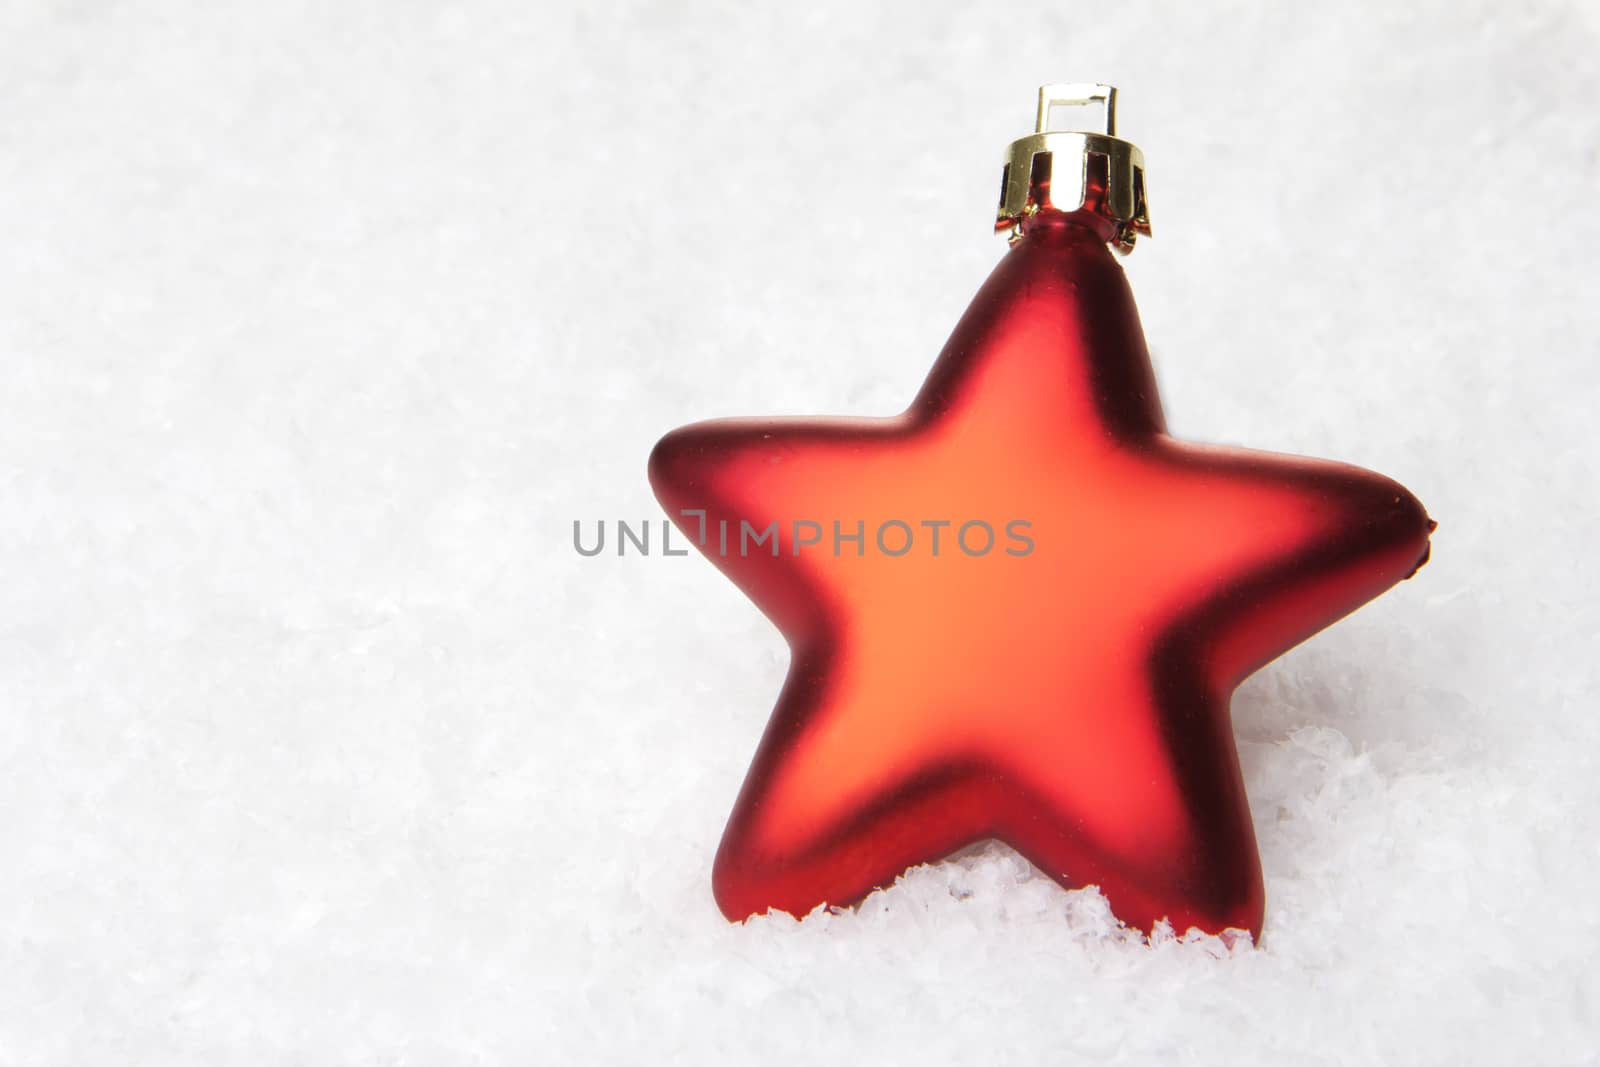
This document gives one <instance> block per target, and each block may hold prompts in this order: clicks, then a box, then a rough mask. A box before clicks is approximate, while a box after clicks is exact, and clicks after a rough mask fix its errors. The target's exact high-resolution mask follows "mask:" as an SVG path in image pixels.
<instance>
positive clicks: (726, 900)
mask: <svg viewBox="0 0 1600 1067" xmlns="http://www.w3.org/2000/svg"><path fill="white" fill-rule="evenodd" d="M1100 226H1101V223H1100V222H1098V221H1097V220H1093V219H1090V218H1088V217H1086V215H1084V214H1083V213H1079V214H1075V215H1065V214H1062V213H1059V212H1055V211H1046V212H1043V213H1041V214H1040V215H1038V216H1036V217H1034V218H1032V219H1030V220H1029V223H1028V225H1027V227H1026V230H1025V233H1024V236H1023V238H1022V239H1021V240H1020V241H1018V242H1017V243H1016V244H1015V245H1014V246H1013V247H1012V248H1011V249H1010V251H1009V252H1007V253H1006V255H1005V256H1004V258H1003V259H1002V260H1001V262H1000V264H999V265H998V266H997V267H996V269H995V271H994V273H993V274H992V275H991V276H990V278H989V280H988V282H987V283H986V284H985V285H984V287H983V289H982V290H981V291H980V292H979V293H978V296H977V298H976V299H975V300H974V301H973V303H972V306H971V307H970V308H969V309H968V311H967V313H966V315H965V316H964V317H963V318H962V320H961V322H960V324H959V325H958V326H957V327H956V330H955V333H954V334H953V335H952V336H951V338H950V341H949V342H948V344H946V346H945V349H944V352H943V353H942V354H941V355H940V357H939V360H938V362H937V363H936V364H935V365H934V367H933V370H932V372H931V373H930V375H929V377H928V380H927V382H926V384H925V385H924V386H923V388H922V391H921V392H920V393H919V394H918V395H917V397H916V399H915V400H914V401H913V403H912V405H911V407H910V408H909V409H908V410H907V411H906V412H904V413H903V414H901V415H898V416H895V417H893V418H885V419H739V420H719V421H713V422H706V423H699V424H696V425H693V426H688V427H685V428H683V429H679V430H675V431H673V432H672V433H670V434H668V435H667V436H666V437H665V438H663V439H662V440H661V442H660V443H659V444H658V445H657V446H656V448H655V451H654V453H653V454H652V455H651V457H650V480H651V483H652V484H653V486H654V487H655V491H656V494H657V496H658V498H659V499H660V501H661V503H662V504H663V506H664V507H665V508H666V510H667V512H668V513H669V515H671V516H672V517H673V519H674V521H675V522H677V524H678V525H679V527H680V528H681V529H682V530H683V531H684V532H685V533H687V534H688V535H690V537H691V539H698V537H699V535H700V534H701V520H700V519H699V517H698V516H684V515H682V514H681V511H682V510H683V509H703V510H704V511H705V513H706V514H705V520H704V521H705V524H706V526H705V529H706V530H707V531H708V536H706V537H705V544H704V545H703V546H702V551H704V552H705V553H706V554H707V555H708V556H709V557H710V558H711V559H712V560H713V562H715V563H716V564H717V565H718V566H719V567H720V568H722V570H723V571H725V572H726V573H727V575H728V576H729V577H730V578H732V579H733V580H734V582H736V583H737V584H738V585H739V586H740V588H742V589H743V590H744V591H745V592H746V593H747V594H748V595H749V596H750V597H751V599H752V600H754V601H755V603H756V604H757V605H759V606H760V608H761V610H762V611H764V612H765V613H766V614H767V615H768V616H769V617H770V618H771V619H772V620H773V622H774V623H775V624H776V625H777V626H778V627H779V629H780V630H781V631H782V632H783V634H784V635H785V637H787V639H788V641H789V645H790V649H791V653H792V660H791V665H790V670H789V676H788V680H787V681H786V682H785V684H784V687H783V691H782V693H781V695H780V696H779V698H778V703H777V707H776V708H775V710H774V711H773V713H772V718H771V721H770V723H769V724H768V727H767V730H766V734H765V736H764V737H763V739H762V741H761V744H760V747H759V749H758V750H757V752H756V755H755V759H754V762H753V764H752V765H751V768H750V771H749V774H748V777H747V778H746V780H745V784H744V788H743V790H742V791H741V792H740V794H739V798H738V801H737V803H736V804H735V806H734V810H733V813H732V816H731V817H730V819H729V822H728V826H727V829H726V832H725V834H724V836H723V840H722V845H721V848H720V849H719V851H718V854H717V858H716V864H715V870H714V873H713V889H714V892H715V894H716V898H717V902H718V904H719V905H720V906H721V908H722V910H723V912H724V913H725V914H726V915H727V916H728V917H729V918H730V919H742V918H744V917H746V916H748V915H751V914H753V913H759V912H763V911H766V910H768V909H771V908H776V909H781V910H783V911H787V912H790V913H793V914H795V915H804V914H805V913H807V912H809V911H810V910H811V909H812V908H814V907H815V906H816V905H818V904H821V903H824V902H826V903H828V904H834V905H844V904H850V903H852V902H854V901H857V900H859V899H860V898H861V897H862V896H864V895H865V894H866V893H868V892H870V891H871V890H872V889H874V888H875V887H878V886H882V885H886V884H888V883H891V882H893V881H894V879H895V878H896V877H897V876H898V875H899V874H900V873H901V872H902V871H904V870H905V869H906V868H907V867H908V866H911V865H914V864H918V863H923V862H928V861H931V860H935V859H938V858H940V857H943V856H945V855H948V854H949V853H951V852H952V851H955V850H957V849H960V848H962V847H963V846H966V845H968V844H970V843H972V842H974V841H978V840H982V839H986V838H999V839H1000V840H1002V841H1005V842H1007V843H1008V844H1010V845H1011V846H1012V847H1014V848H1015V849H1017V851H1019V852H1020V853H1022V854H1023V855H1024V856H1026V857H1027V858H1028V859H1029V860H1031V861H1032V862H1033V863H1034V864H1035V865H1037V866H1038V867H1039V868H1040V869H1041V870H1043V871H1044V872H1046V873H1047V874H1049V875H1050V876H1051V877H1053V878H1055V879H1056V880H1057V881H1059V882H1061V884H1063V885H1065V886H1069V887H1077V886H1083V885H1089V884H1095V885H1098V886H1100V887H1101V889H1102V891H1103V892H1104V893H1105V895H1106V897H1107V898H1108V899H1109V901H1110V903H1111V906H1112V909H1113V910H1114V911H1115V913H1116V914H1117V916H1118V917H1119V918H1121V919H1122V920H1123V921H1125V922H1127V923H1129V924H1131V925H1134V926H1138V927H1143V928H1146V929H1148V928H1150V927H1151V926H1152V925H1153V924H1155V923H1156V922H1158V921H1159V920H1161V919H1164V918H1165V919H1168V920H1169V921H1170V922H1171V923H1172V925H1173V926H1174V927H1175V928H1176V929H1177V930H1179V931H1182V930H1185V929H1187V928H1188V927H1190V926H1195V927H1199V928H1200V929H1202V930H1206V931H1213V932H1215V931H1221V930H1223V929H1225V928H1230V927H1232V928H1240V929H1244V930H1248V931H1250V932H1251V933H1252V934H1254V935H1256V936H1259V935H1260V931H1261V921H1262V912H1263V898H1262V883H1261V869H1260V861H1259V859H1258V857H1257V854H1256V846H1255V840H1254V835H1253V831H1252V828H1251V824H1250V814H1249V809H1248V806H1247V804H1246V800H1245V794H1244V788H1243V784H1242V782H1241V779H1240V774H1239V765H1238V759H1237V756H1236V754H1235V751H1234V743H1233V736H1232V730H1231V726H1230V723H1229V714H1228V703H1229V698H1230V695H1231V693H1232V691H1233V689H1234V687H1235V686H1236V685H1237V684H1238V683H1239V682H1240V681H1241V680H1242V679H1243V678H1245V677H1246V676H1247V675H1249V674H1250V673H1251V672H1252V671H1254V670H1256V669H1257V668H1259V667H1260V666H1261V665H1263V664H1264V663H1266V662H1268V661H1269V660H1271V659H1272V658H1274V657H1275V656H1277V655H1279V654H1280V653H1282V652H1283V651H1284V650H1286V649H1288V648H1290V647H1291V646H1293V645H1295V644H1296V643H1298V642H1300V641H1302V640H1304V639H1305V638H1306V637H1308V636H1310V635H1311V634H1313V633H1315V632H1316V631H1317V630H1319V629H1321V628H1322V627H1324V626H1327V625H1328V624H1329V623H1331V622H1333V621H1334V620H1336V619H1338V618H1339V617H1340V616H1342V615H1344V614H1346V613H1347V612H1349V611H1352V610H1353V609H1355V608H1356V607H1358V606H1360V605H1361V604H1363V603H1365V602H1366V601H1367V600H1369V599H1371V598H1372V597H1375V596H1377V595H1378V594H1379V593H1381V592H1383V591H1384V590H1385V589H1387V588H1388V587H1389V586H1391V585H1393V584H1394V583H1395V582H1398V581H1400V580H1401V579H1403V578H1406V577H1408V576H1409V575H1410V574H1411V573H1413V572H1414V571H1415V570H1416V568H1417V567H1418V566H1420V565H1421V563H1422V562H1423V561H1425V560H1426V558H1427V552H1428V537H1429V532H1430V530H1431V529H1432V523H1431V522H1430V521H1429V519H1428V517H1427V515H1426V513H1425V512H1424V511H1423V509H1422V507H1421V505H1420V504H1419V503H1418V502H1417V501H1416V500H1415V499H1414V498H1413V497H1412V496H1411V494H1409V493H1408V492H1407V491H1406V490H1405V489H1403V488H1401V487H1400V486H1399V485H1397V484H1396V483H1394V482H1392V481H1390V480H1389V479H1387V478H1384V477H1382V476H1380V475H1377V474H1373V473H1371V472H1370V471H1366V470H1361V469H1359V468H1356V467H1351V466H1347V465H1344V464H1339V463H1332V462H1326V461H1322V460H1313V459H1305V458H1301V457H1297V456H1286V455H1276V454H1271V453H1264V452H1253V451H1244V450H1240V449H1231V448H1218V447H1210V446H1203V445H1192V444H1185V443H1181V442H1178V441H1175V440H1173V439H1172V438H1171V437H1169V436H1167V434H1166V429H1165V424H1164V421H1163V418H1162V413H1161V406H1160V401H1159V398H1158V397H1157V394H1156V388H1155V381H1154V378H1153V376H1152V374H1151V369H1150V362H1149V357H1148V355H1147V353H1146V349H1145V343H1144V337H1143V334H1142V332H1141V329H1140V325H1139V319H1138V315H1137V313H1136V311H1135V309H1134V303H1133V298H1132V295H1131V294H1130V292H1129V290H1128V286H1127V284H1126V282H1125V280H1124V277H1123V273H1122V269H1121V268H1120V267H1119V266H1118V264H1117V263H1116V261H1115V260H1114V259H1113V257H1112V255H1111V253H1110V251H1109V250H1108V249H1107V248H1106V246H1105V244H1104V243H1103V241H1104V239H1105V233H1104V231H1103V229H1097V227H1100ZM741 520H743V521H746V522H749V523H750V524H751V527H752V528H753V529H755V530H764V529H765V528H766V527H768V525H769V524H770V523H772V522H774V521H776V522H777V523H778V524H779V530H780V533H781V535H782V536H781V539H780V542H779V545H780V549H779V554H778V555H776V556H774V555H772V554H770V551H771V550H770V545H761V546H758V547H757V548H755V549H754V550H749V551H747V554H744V555H741V554H740V552H739V546H738V543H737V542H738V540H739V539H738V535H737V531H738V530H739V529H740V525H739V524H740V521H741ZM797 520H805V521H810V522H815V523H818V524H819V525H820V526H821V528H822V530H823V537H822V540H821V543H819V544H816V545H806V546H800V547H799V548H798V549H797V548H796V545H795V542H796V541H798V540H802V539H804V538H805V537H809V535H810V533H811V530H810V528H809V527H805V528H803V533H802V535H801V536H793V534H794V532H795V531H794V525H793V524H794V523H795V522H796V521H797ZM858 520H859V521H861V522H862V524H863V525H862V529H863V530H864V533H865V537H864V544H863V545H862V546H861V547H860V549H859V550H858V547H857V546H856V545H855V543H853V542H850V541H845V542H843V543H842V545H841V546H840V547H841V551H840V552H839V554H838V555H835V554H834V550H833V549H834V545H833V526H832V524H833V523H834V522H835V521H838V522H840V524H841V527H840V529H841V532H843V533H846V534H849V533H853V532H855V530H856V523H857V521H858ZM891 520H899V521H900V522H903V523H905V524H906V526H907V527H909V529H910V531H911V534H912V541H911V547H910V549H909V550H907V551H906V552H905V553H904V554H901V555H891V554H889V552H891V551H895V550H898V549H899V548H900V547H901V544H902V542H904V541H905V540H906V538H905V535H904V533H902V531H901V530H900V528H899V527H898V526H894V525H892V524H890V525H888V526H885V524H886V523H890V521H891ZM938 520H948V521H949V522H950V523H951V525H949V526H947V527H943V528H935V527H930V526H926V525H923V524H924V523H925V522H930V521H938ZM972 520H980V521H984V522H987V523H988V524H989V525H990V527H991V528H992V529H993V530H994V533H995V543H994V545H993V547H992V548H991V549H990V550H989V551H988V552H986V553H984V554H982V555H969V554H968V553H967V552H965V551H962V550H961V547H960V545H959V544H958V543H957V542H956V540H955V538H956V535H957V533H958V530H959V527H960V526H961V524H963V523H965V522H969V521H972ZM1013 520H1022V521H1025V522H1027V523H1028V524H1029V525H1028V526H1027V527H1026V528H1025V529H1024V532H1025V536H1026V537H1027V538H1028V539H1030V540H1031V543H1032V549H1031V551H1028V552H1027V553H1026V554H1012V553H1010V552H1008V551H1006V550H1007V549H1008V548H1009V549H1012V550H1013V551H1014V552H1020V551H1021V549H1022V544H1021V542H1020V541H1019V540H1017V539H1014V538H1010V537H1008V536H1007V531H1006V524H1007V523H1009V522H1011V521H1013ZM724 521H726V522H727V523H728V524H729V529H730V530H731V531H734V532H733V534H732V536H731V537H730V540H729V546H728V549H727V551H726V554H723V552H722V550H721V548H720V544H719V542H720V537H719V530H720V529H721V526H720V524H721V523H722V522H724ZM880 528H881V529H884V530H886V531H887V534H886V541H885V546H886V547H887V550H888V551H885V550H883V547H884V546H880V545H879V544H878V542H877V536H876V535H877V533H878V531H879V530H880ZM936 529H937V532H939V534H940V546H939V548H940V551H939V553H938V554H937V555H935V554H934V553H933V552H932V551H931V548H932V546H931V539H930V536H929V535H930V533H931V532H934V531H935V530H936ZM982 541H983V536H982V531H981V529H979V528H977V527H973V528H971V529H970V530H969V537H968V539H967V544H968V545H969V547H971V548H974V549H975V548H977V547H978V546H979V545H980V544H981V543H982Z"/></svg>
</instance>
